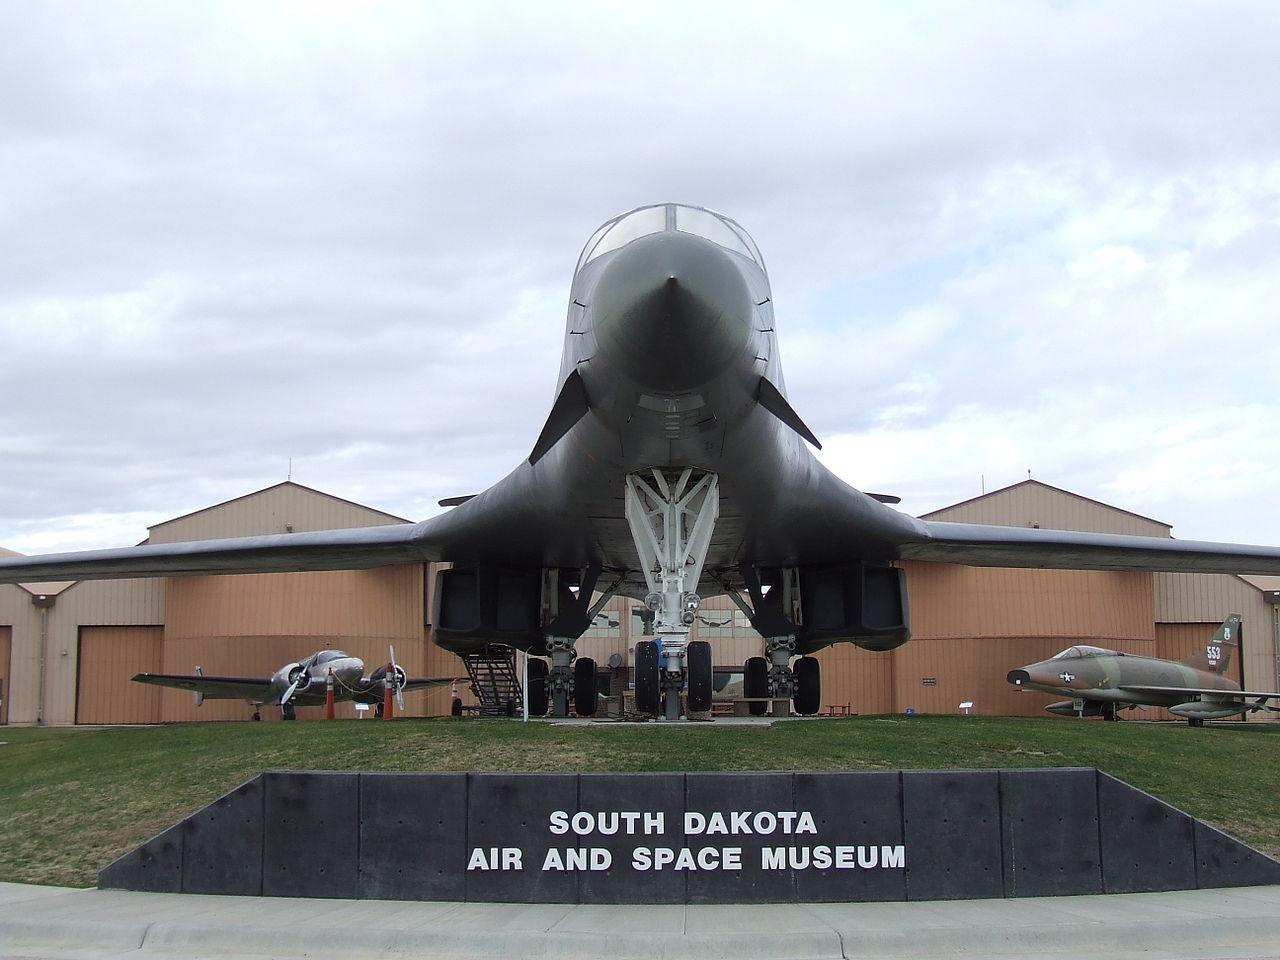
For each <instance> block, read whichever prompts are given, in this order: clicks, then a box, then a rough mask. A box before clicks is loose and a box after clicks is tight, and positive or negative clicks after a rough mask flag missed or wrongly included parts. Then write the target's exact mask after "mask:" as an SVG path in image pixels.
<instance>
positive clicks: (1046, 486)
mask: <svg viewBox="0 0 1280 960" xmlns="http://www.w3.org/2000/svg"><path fill="white" fill-rule="evenodd" d="M1022 487H1038V488H1040V489H1043V490H1048V491H1052V492H1053V493H1060V494H1063V495H1065V496H1068V497H1072V498H1074V499H1076V500H1080V501H1082V502H1084V503H1088V504H1092V505H1093V506H1096V507H1104V508H1105V509H1107V510H1114V511H1115V512H1116V513H1122V514H1125V515H1126V516H1129V517H1134V518H1136V519H1138V520H1145V521H1146V522H1147V523H1154V524H1157V525H1159V526H1162V527H1168V528H1169V529H1170V530H1172V529H1173V524H1171V523H1167V522H1166V521H1164V520H1157V519H1155V518H1154V517H1148V516H1146V515H1144V514H1141V513H1135V512H1134V511H1132V510H1125V509H1124V508H1123V507H1117V506H1116V505H1115V504H1113V503H1107V502H1105V501H1103V500H1095V499H1093V497H1086V496H1084V494H1080V493H1076V492H1075V491H1073V490H1067V489H1065V488H1063V487H1055V486H1054V485H1053V484H1051V483H1045V482H1043V481H1041V480H1035V479H1031V478H1028V479H1026V480H1019V481H1018V482H1017V483H1011V484H1009V485H1008V486H1007V487H1000V488H999V489H998V490H991V491H988V492H987V493H982V494H979V495H978V496H976V497H970V498H969V499H967V500H961V501H959V502H957V503H952V504H948V505H947V506H945V507H939V508H938V509H937V510H930V511H929V512H928V513H922V514H920V519H921V520H930V519H933V518H934V517H938V516H941V515H942V514H944V513H948V512H950V511H952V510H956V509H958V508H960V507H967V506H970V505H971V504H975V503H980V502H981V501H983V500H987V499H989V498H991V497H996V496H1000V495H1002V494H1007V493H1009V492H1011V491H1013V490H1017V489H1019V488H1022Z"/></svg>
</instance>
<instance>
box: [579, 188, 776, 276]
mask: <svg viewBox="0 0 1280 960" xmlns="http://www.w3.org/2000/svg"><path fill="white" fill-rule="evenodd" d="M671 229H675V230H679V231H681V232H682V233H690V234H693V235H694V236H697V237H702V238H703V239H704V240H710V241H712V242H713V243H718V244H719V245H720V246H722V247H724V248H725V249H727V250H732V251H733V252H734V253H737V254H740V255H741V256H744V257H747V258H748V259H750V260H754V261H755V262H756V263H757V264H759V266H760V268H761V269H764V259H763V258H762V257H761V256H760V250H759V249H758V248H757V247H756V245H755V243H754V242H753V241H752V239H751V237H750V236H748V235H747V232H746V231H745V230H743V229H742V227H740V226H738V225H737V224H736V223H734V222H733V221H732V220H730V219H729V218H728V217H722V216H721V215H720V214H718V213H713V212H712V211H710V210H704V209H702V208H701V207H686V206H682V205H680V204H675V203H663V204H658V205H657V206H651V207H640V208H639V209H636V210H632V211H631V212H630V213H624V214H623V215H622V216H620V217H616V218H615V219H613V220H610V221H609V222H608V223H606V224H605V225H604V226H602V227H600V229H598V230H597V231H596V232H595V233H593V234H592V235H591V239H590V240H588V241H587V245H586V246H585V247H584V248H583V251H582V257H581V258H580V259H579V261H578V269H579V270H581V269H582V268H583V266H585V265H586V264H588V263H590V262H591V261H592V260H594V259H595V258H596V257H599V256H603V255H604V254H606V253H612V252H613V251H614V250H617V249H618V248H619V247H624V246H626V245H627V244H628V243H630V242H631V241H632V240H639V239H640V238H641V237H647V236H649V235H651V234H654V233H661V232H662V231H664V230H671Z"/></svg>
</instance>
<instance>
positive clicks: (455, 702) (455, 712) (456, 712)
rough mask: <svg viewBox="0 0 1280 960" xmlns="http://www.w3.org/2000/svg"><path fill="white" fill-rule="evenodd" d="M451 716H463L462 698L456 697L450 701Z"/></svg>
mask: <svg viewBox="0 0 1280 960" xmlns="http://www.w3.org/2000/svg"><path fill="white" fill-rule="evenodd" d="M449 716H451V717H460V716H462V698H461V697H454V698H453V699H452V700H450V701H449Z"/></svg>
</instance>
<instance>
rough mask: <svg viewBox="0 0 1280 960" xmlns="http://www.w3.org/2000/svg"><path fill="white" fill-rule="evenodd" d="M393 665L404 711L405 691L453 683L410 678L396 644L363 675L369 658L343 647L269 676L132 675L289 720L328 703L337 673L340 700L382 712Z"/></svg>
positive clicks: (198, 701)
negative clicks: (275, 709) (268, 708)
mask: <svg viewBox="0 0 1280 960" xmlns="http://www.w3.org/2000/svg"><path fill="white" fill-rule="evenodd" d="M388 665H390V667H391V672H390V675H391V686H392V691H393V692H394V693H395V697H396V705H397V706H398V707H399V708H400V709H401V710H403V709H404V694H405V691H406V690H422V689H425V688H427V687H436V686H440V685H441V684H446V683H452V682H453V681H454V678H453V677H410V676H409V675H408V674H406V673H405V670H404V667H402V666H400V664H398V663H396V650H395V647H392V648H391V659H390V660H388V661H387V663H386V664H383V665H382V666H379V667H377V668H376V669H375V670H374V671H373V673H371V674H369V675H368V676H365V673H364V661H363V660H361V659H360V658H359V657H353V656H352V655H351V654H349V653H344V652H343V651H342V650H317V651H316V652H315V653H313V654H312V655H311V656H309V657H307V658H306V659H305V660H299V661H298V662H297V663H286V664H285V665H284V666H283V667H281V668H280V669H279V670H277V671H276V672H275V673H273V674H272V675H271V676H269V677H266V678H261V677H211V676H210V677H207V676H205V675H204V673H202V672H201V670H200V668H199V667H196V672H195V673H193V674H179V673H139V674H137V675H136V676H135V677H134V678H133V679H134V680H135V681H136V682H138V683H153V684H155V685H156V686H159V687H176V688H177V689H179V690H190V691H192V692H193V693H195V695H196V706H197V707H198V706H200V705H201V704H202V703H204V702H205V701H206V700H245V701H247V702H248V703H250V704H252V705H253V719H255V720H261V719H262V714H261V713H259V712H258V708H259V707H261V706H262V705H263V704H264V703H274V704H278V705H279V706H280V715H281V716H282V717H283V718H284V719H286V720H293V719H294V717H295V714H294V707H295V706H297V707H317V706H322V705H323V704H324V702H325V697H326V695H327V693H328V684H329V676H330V675H332V676H333V699H334V700H335V701H342V700H354V701H355V702H356V703H369V704H373V705H374V706H375V709H376V711H377V714H378V716H382V698H383V696H384V694H385V691H386V681H387V666H388Z"/></svg>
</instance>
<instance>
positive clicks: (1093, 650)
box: [1049, 644, 1124, 660]
mask: <svg viewBox="0 0 1280 960" xmlns="http://www.w3.org/2000/svg"><path fill="white" fill-rule="evenodd" d="M1101 656H1108V657H1123V656H1124V654H1123V653H1117V652H1116V651H1115V650H1108V649H1107V648H1106V647H1090V646H1087V645H1085V644H1078V645H1076V646H1074V647H1067V649H1065V650H1063V651H1062V652H1061V653H1055V654H1054V655H1053V656H1052V657H1050V658H1049V659H1050V660H1073V659H1075V658H1077V657H1101Z"/></svg>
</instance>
